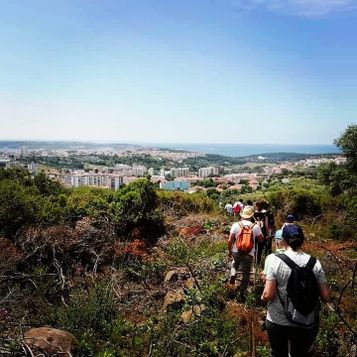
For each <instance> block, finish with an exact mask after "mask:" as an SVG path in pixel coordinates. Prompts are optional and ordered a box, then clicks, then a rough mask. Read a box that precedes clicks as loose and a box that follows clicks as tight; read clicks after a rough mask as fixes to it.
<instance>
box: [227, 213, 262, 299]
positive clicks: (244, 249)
mask: <svg viewBox="0 0 357 357" xmlns="http://www.w3.org/2000/svg"><path fill="white" fill-rule="evenodd" d="M253 215H254V208H253V207H252V206H246V207H244V209H243V211H241V213H240V216H241V219H240V220H239V221H238V222H235V223H233V225H232V227H231V231H230V234H229V239H228V252H229V256H230V258H233V260H232V266H231V274H230V279H229V283H230V284H235V280H236V275H237V270H238V268H239V265H242V273H243V277H242V282H241V285H240V289H239V295H240V296H239V297H240V300H241V301H242V302H243V301H245V297H246V292H247V288H248V283H249V276H250V270H251V268H252V264H253V259H254V253H255V240H258V241H261V240H263V239H264V238H263V235H262V231H261V229H260V227H259V226H258V225H257V224H255V223H252V217H253Z"/></svg>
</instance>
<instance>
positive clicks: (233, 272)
mask: <svg viewBox="0 0 357 357" xmlns="http://www.w3.org/2000/svg"><path fill="white" fill-rule="evenodd" d="M232 256H233V260H232V264H231V275H230V279H229V283H230V284H232V285H233V284H235V281H236V276H237V270H238V268H239V264H240V260H239V255H238V253H237V252H233V253H232Z"/></svg>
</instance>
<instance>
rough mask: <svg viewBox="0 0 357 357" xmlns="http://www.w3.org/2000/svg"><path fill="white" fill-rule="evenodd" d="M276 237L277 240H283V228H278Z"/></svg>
mask: <svg viewBox="0 0 357 357" xmlns="http://www.w3.org/2000/svg"><path fill="white" fill-rule="evenodd" d="M274 239H275V240H276V241H277V240H283V230H282V229H278V230H277V231H276V232H275V236H274Z"/></svg>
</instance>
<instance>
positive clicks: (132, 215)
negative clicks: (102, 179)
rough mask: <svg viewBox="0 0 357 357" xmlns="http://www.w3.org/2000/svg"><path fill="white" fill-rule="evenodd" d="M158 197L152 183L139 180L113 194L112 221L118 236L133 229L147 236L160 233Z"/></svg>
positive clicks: (160, 222) (146, 180)
mask: <svg viewBox="0 0 357 357" xmlns="http://www.w3.org/2000/svg"><path fill="white" fill-rule="evenodd" d="M157 207H158V197H157V194H156V191H155V188H154V185H153V183H152V182H150V181H149V180H148V179H140V180H136V181H134V182H131V183H129V184H128V185H126V186H124V187H122V188H121V189H119V190H118V191H116V192H115V194H114V197H113V201H112V202H111V214H112V219H113V221H114V223H115V225H116V228H117V232H118V233H119V234H128V233H130V232H131V231H132V229H134V228H139V229H140V230H144V231H145V232H148V233H149V234H152V235H155V234H157V233H161V232H162V229H163V222H162V217H161V215H160V214H159V212H158V210H157Z"/></svg>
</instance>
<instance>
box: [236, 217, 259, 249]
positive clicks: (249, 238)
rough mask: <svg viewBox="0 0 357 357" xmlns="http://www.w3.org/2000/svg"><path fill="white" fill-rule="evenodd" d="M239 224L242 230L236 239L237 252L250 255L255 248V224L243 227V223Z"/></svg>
mask: <svg viewBox="0 0 357 357" xmlns="http://www.w3.org/2000/svg"><path fill="white" fill-rule="evenodd" d="M238 224H239V226H240V228H241V230H240V233H239V235H237V238H236V245H237V250H238V252H241V253H249V252H250V251H251V250H252V249H253V246H254V239H253V227H254V225H255V223H252V224H250V225H243V224H242V223H241V222H238Z"/></svg>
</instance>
